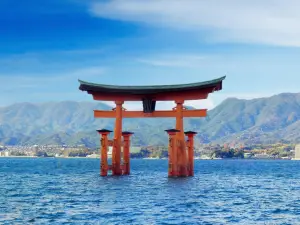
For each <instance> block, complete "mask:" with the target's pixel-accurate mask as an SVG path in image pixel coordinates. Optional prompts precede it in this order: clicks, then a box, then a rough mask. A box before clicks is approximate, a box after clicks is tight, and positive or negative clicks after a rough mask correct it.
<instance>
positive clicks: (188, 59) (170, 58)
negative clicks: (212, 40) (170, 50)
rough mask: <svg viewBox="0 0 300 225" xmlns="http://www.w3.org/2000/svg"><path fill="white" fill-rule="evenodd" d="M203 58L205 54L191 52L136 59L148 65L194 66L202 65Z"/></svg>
mask: <svg viewBox="0 0 300 225" xmlns="http://www.w3.org/2000/svg"><path fill="white" fill-rule="evenodd" d="M205 58H206V57H205V56H201V55H193V54H170V55H154V56H149V57H147V58H139V59H137V61H138V62H140V63H143V64H147V65H150V66H159V67H188V68H194V67H198V66H201V65H203V63H205V62H204V60H205Z"/></svg>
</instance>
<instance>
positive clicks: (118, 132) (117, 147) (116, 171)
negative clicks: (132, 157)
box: [112, 101, 124, 175]
mask: <svg viewBox="0 0 300 225" xmlns="http://www.w3.org/2000/svg"><path fill="white" fill-rule="evenodd" d="M115 103H116V108H115V110H116V124H115V132H114V146H113V151H112V175H122V169H121V148H122V105H123V103H124V102H123V101H116V102H115Z"/></svg>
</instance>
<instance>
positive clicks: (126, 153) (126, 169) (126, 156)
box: [122, 131, 133, 175]
mask: <svg viewBox="0 0 300 225" xmlns="http://www.w3.org/2000/svg"><path fill="white" fill-rule="evenodd" d="M132 134H133V133H132V132H128V131H124V132H122V136H123V140H124V144H123V163H124V165H123V175H129V174H130V136H131V135H132Z"/></svg>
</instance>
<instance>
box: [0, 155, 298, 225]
mask: <svg viewBox="0 0 300 225" xmlns="http://www.w3.org/2000/svg"><path fill="white" fill-rule="evenodd" d="M131 162H132V166H131V168H132V175H130V176H127V177H105V178H102V177H100V176H99V175H98V174H99V159H98V160H97V159H54V158H51V159H49V158H48V159H42V158H33V159H23V158H22V159H20V158H0V223H1V224H28V223H34V224H68V223H75V224H147V225H148V224H300V161H271V160H270V161H258V160H257V161H256V160H216V161H210V160H203V161H202V160H201V161H200V160H198V161H195V177H192V178H181V179H171V178H168V177H167V160H131Z"/></svg>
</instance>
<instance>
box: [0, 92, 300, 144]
mask: <svg viewBox="0 0 300 225" xmlns="http://www.w3.org/2000/svg"><path fill="white" fill-rule="evenodd" d="M94 109H105V110H110V109H111V107H110V106H108V105H106V104H104V103H96V102H73V101H65V102H49V103H43V104H32V103H18V104H14V105H11V106H7V107H2V108H0V142H1V144H4V145H21V144H22V145H27V144H70V145H76V144H85V145H87V146H94V145H98V142H99V137H98V134H97V133H96V132H95V130H96V129H99V128H107V129H113V126H114V123H113V122H114V121H113V120H112V119H94V118H93V110H94ZM174 125H175V120H174V119H125V120H124V123H123V128H124V130H129V131H133V132H135V135H134V137H133V143H134V144H135V145H164V144H166V143H167V140H168V139H167V135H166V134H165V132H164V130H165V129H168V128H173V127H174ZM299 125H300V93H298V94H290V93H284V94H280V95H276V96H272V97H270V98H259V99H253V100H240V99H236V98H229V99H226V100H225V101H223V102H222V103H221V104H220V105H218V106H217V107H216V108H214V109H213V110H211V111H209V112H208V116H207V117H206V118H192V119H185V129H186V130H194V131H197V132H199V133H198V135H197V137H196V138H197V141H198V142H202V143H208V142H220V143H223V142H232V141H237V142H244V143H274V142H278V141H287V142H292V143H295V142H300V132H299V131H300V127H299Z"/></svg>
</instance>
